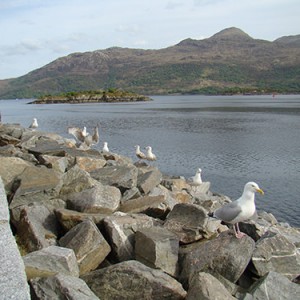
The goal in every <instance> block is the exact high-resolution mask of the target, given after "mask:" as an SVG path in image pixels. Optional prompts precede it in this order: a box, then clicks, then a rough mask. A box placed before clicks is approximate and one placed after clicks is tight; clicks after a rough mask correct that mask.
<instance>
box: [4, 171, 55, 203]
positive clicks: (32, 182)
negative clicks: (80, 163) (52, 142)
mask: <svg viewBox="0 0 300 300" xmlns="http://www.w3.org/2000/svg"><path fill="white" fill-rule="evenodd" d="M15 182H18V183H19V187H18V189H17V190H16V192H15V194H14V197H13V199H12V201H11V203H10V208H14V207H17V206H20V205H27V204H30V203H33V202H41V201H42V200H43V199H48V198H49V197H57V196H58V194H59V190H60V176H59V175H58V173H57V172H55V171H54V170H52V169H47V168H46V167H44V166H42V167H35V166H29V167H27V168H25V169H24V171H23V172H22V174H20V175H19V176H17V178H16V179H15Z"/></svg>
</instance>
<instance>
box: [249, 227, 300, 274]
mask: <svg viewBox="0 0 300 300" xmlns="http://www.w3.org/2000/svg"><path fill="white" fill-rule="evenodd" d="M252 264H253V266H254V270H253V271H254V272H255V273H256V274H257V275H259V276H264V275H265V274H267V273H268V272H269V271H274V272H277V273H281V274H282V275H285V276H287V277H288V278H290V279H293V278H294V277H296V276H298V275H299V274H300V254H299V253H298V251H297V248H296V246H295V245H294V244H293V243H291V242H289V240H288V239H287V238H286V237H284V236H283V235H281V234H276V233H271V232H267V233H266V234H265V235H263V236H262V237H261V239H259V240H258V241H257V243H256V246H255V250H254V252H253V256H252Z"/></svg>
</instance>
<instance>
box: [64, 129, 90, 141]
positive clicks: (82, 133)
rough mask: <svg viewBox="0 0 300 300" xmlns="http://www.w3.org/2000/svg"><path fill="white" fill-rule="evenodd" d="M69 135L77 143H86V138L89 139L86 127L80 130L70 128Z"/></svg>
mask: <svg viewBox="0 0 300 300" xmlns="http://www.w3.org/2000/svg"><path fill="white" fill-rule="evenodd" d="M68 133H69V134H72V135H73V136H74V137H75V138H76V140H77V141H79V142H81V143H84V140H85V138H86V137H87V132H86V127H83V129H80V128H78V127H69V128H68Z"/></svg>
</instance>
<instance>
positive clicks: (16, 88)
mask: <svg viewBox="0 0 300 300" xmlns="http://www.w3.org/2000/svg"><path fill="white" fill-rule="evenodd" d="M99 88H101V89H108V88H118V89H124V90H127V91H132V92H136V93H140V94H148V95H149V94H168V93H200V94H222V93H238V92H242V93H252V92H258V93H260V92H263V93H264V92H279V93H299V92H300V35H297V36H289V37H281V38H279V39H277V40H275V41H273V42H269V41H265V40H258V39H253V38H252V37H250V36H249V35H247V34H246V33H244V32H243V31H242V30H240V29H237V28H228V29H224V30H222V31H221V32H219V33H217V34H215V35H213V36H212V37H210V38H207V39H204V40H194V39H186V40H183V41H181V42H180V43H178V44H177V45H174V46H171V47H168V48H164V49H159V50H141V49H129V48H119V47H114V48H108V49H105V50H97V51H94V52H85V53H73V54H70V55H68V56H65V57H61V58H59V59H57V60H55V61H53V62H51V63H49V64H48V65H46V66H44V67H42V68H40V69H37V70H34V71H32V72H30V73H28V74H27V75H25V76H22V77H18V78H14V79H9V80H1V81H0V98H2V99H4V98H6V99H9V98H32V97H39V96H41V95H44V94H60V93H67V92H74V91H82V90H95V89H99Z"/></svg>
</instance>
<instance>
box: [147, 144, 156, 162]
mask: <svg viewBox="0 0 300 300" xmlns="http://www.w3.org/2000/svg"><path fill="white" fill-rule="evenodd" d="M146 150H147V152H146V159H147V160H150V161H154V160H156V155H155V154H154V153H152V147H151V146H147V147H146Z"/></svg>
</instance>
